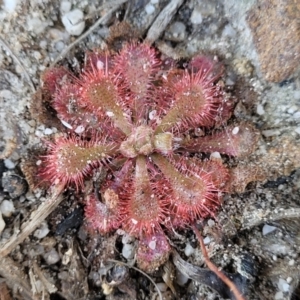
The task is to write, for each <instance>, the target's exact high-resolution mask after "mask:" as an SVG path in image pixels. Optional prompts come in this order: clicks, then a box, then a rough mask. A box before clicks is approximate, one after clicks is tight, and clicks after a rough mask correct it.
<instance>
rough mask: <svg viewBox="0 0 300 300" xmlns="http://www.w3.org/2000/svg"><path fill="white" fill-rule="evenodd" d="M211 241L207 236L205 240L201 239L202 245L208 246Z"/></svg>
mask: <svg viewBox="0 0 300 300" xmlns="http://www.w3.org/2000/svg"><path fill="white" fill-rule="evenodd" d="M210 241H211V238H210V237H209V236H207V237H206V238H204V239H203V242H204V245H208V244H209V243H210Z"/></svg>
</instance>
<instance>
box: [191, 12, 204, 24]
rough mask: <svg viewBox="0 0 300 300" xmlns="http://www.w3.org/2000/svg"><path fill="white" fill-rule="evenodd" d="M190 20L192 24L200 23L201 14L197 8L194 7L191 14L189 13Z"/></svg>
mask: <svg viewBox="0 0 300 300" xmlns="http://www.w3.org/2000/svg"><path fill="white" fill-rule="evenodd" d="M191 22H192V24H195V25H197V24H201V23H202V15H201V11H200V9H198V8H194V10H193V12H192V15H191Z"/></svg>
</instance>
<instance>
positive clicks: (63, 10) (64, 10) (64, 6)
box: [60, 0, 72, 15]
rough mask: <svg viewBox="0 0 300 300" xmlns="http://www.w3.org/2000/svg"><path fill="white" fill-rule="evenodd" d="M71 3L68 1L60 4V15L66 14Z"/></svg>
mask: <svg viewBox="0 0 300 300" xmlns="http://www.w3.org/2000/svg"><path fill="white" fill-rule="evenodd" d="M71 7H72V3H71V2H69V1H64V0H63V1H61V3H60V12H61V14H62V15H64V14H66V13H68V12H69V11H70V10H71Z"/></svg>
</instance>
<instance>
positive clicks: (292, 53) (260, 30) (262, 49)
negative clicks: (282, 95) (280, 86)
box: [247, 0, 300, 82]
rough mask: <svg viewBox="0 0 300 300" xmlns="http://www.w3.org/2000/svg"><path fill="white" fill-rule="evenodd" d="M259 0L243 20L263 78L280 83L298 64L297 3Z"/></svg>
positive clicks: (299, 9) (299, 12)
mask: <svg viewBox="0 0 300 300" xmlns="http://www.w3.org/2000/svg"><path fill="white" fill-rule="evenodd" d="M260 2H261V4H259V5H257V6H255V7H254V8H253V9H251V10H250V11H249V12H248V16H247V21H248V24H249V26H250V28H251V31H252V35H253V39H254V43H255V46H256V49H257V51H258V55H259V60H260V65H261V71H262V73H263V75H264V77H265V79H266V80H268V81H272V82H281V81H283V80H285V79H287V78H289V77H290V76H291V75H292V74H293V73H294V72H295V71H296V70H297V68H298V67H299V66H300V22H299V20H300V2H299V1H298V0H262V1H260Z"/></svg>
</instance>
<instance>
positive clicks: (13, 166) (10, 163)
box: [4, 158, 16, 170]
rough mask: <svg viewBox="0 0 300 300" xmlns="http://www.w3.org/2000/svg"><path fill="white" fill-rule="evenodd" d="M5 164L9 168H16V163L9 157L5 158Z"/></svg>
mask: <svg viewBox="0 0 300 300" xmlns="http://www.w3.org/2000/svg"><path fill="white" fill-rule="evenodd" d="M4 165H5V167H6V168H7V169H9V170H12V169H14V168H15V166H16V164H15V163H14V162H13V161H12V160H10V159H9V158H7V159H4Z"/></svg>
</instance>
